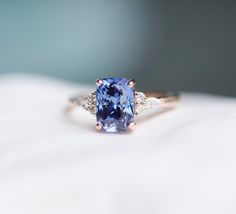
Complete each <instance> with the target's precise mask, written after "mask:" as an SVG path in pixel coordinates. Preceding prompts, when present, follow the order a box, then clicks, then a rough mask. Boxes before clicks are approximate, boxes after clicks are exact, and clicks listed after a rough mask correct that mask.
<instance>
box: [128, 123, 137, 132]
mask: <svg viewBox="0 0 236 214" xmlns="http://www.w3.org/2000/svg"><path fill="white" fill-rule="evenodd" d="M135 125H136V124H135V123H130V124H129V126H128V129H129V130H131V131H132V130H134V129H135Z"/></svg>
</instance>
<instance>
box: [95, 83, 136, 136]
mask: <svg viewBox="0 0 236 214" xmlns="http://www.w3.org/2000/svg"><path fill="white" fill-rule="evenodd" d="M96 117H97V123H99V124H101V125H102V130H104V131H105V132H122V131H127V130H128V126H129V124H130V123H133V122H134V88H131V87H129V85H128V80H127V79H125V78H104V79H102V84H101V85H100V86H98V87H97V90H96Z"/></svg>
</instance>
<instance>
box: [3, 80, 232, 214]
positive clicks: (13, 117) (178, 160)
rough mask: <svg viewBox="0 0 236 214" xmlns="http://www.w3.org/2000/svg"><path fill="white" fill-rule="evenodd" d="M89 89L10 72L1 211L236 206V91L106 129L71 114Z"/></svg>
mask: <svg viewBox="0 0 236 214" xmlns="http://www.w3.org/2000/svg"><path fill="white" fill-rule="evenodd" d="M83 90H87V88H86V87H84V86H81V85H75V84H74V85H73V84H70V83H66V82H60V81H57V80H50V79H44V78H39V77H28V76H21V77H19V76H9V77H7V76H6V77H1V78H0V213H1V214H8V213H11V214H13V213H14V214H15V213H17V214H21V213H22V214H38V213H43V214H49V213H50V214H52V213H56V214H61V213H63V214H64V213H66V214H74V213H75V214H78V213H81V214H93V213H96V214H100V213H101V214H113V213H114V214H133V213H134V214H141V213H145V214H152V213H158V214H170V213H171V214H172V213H175V214H176V213H177V214H178V213H179V214H185V213H186V214H190V213H191V214H195V213H196V214H197V213H207V214H209V213H214V214H217V213H224V214H225V213H227V214H228V213H232V214H235V213H236V203H235V202H236V153H235V152H236V133H235V129H236V99H233V98H226V97H217V96H211V95H203V94H187V93H183V95H182V99H181V102H180V104H179V107H178V108H177V109H176V110H174V111H171V112H168V113H165V114H162V115H159V116H158V117H155V118H152V119H149V120H145V119H140V121H138V122H137V127H136V130H135V131H134V132H133V133H131V134H102V133H97V132H96V131H94V130H95V129H94V125H95V119H94V117H93V116H91V115H90V114H89V113H87V112H83V111H76V112H75V113H74V114H73V115H72V117H71V119H69V118H66V117H65V116H64V114H63V109H64V106H65V105H66V103H67V99H68V97H69V96H70V95H73V94H75V93H76V92H79V91H83ZM92 90H93V89H92Z"/></svg>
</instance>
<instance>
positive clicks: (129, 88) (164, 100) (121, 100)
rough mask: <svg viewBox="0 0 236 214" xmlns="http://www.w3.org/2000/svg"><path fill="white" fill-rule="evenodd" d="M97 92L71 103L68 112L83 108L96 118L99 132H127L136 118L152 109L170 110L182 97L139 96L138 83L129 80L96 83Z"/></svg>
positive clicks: (170, 94) (152, 93) (76, 97)
mask: <svg viewBox="0 0 236 214" xmlns="http://www.w3.org/2000/svg"><path fill="white" fill-rule="evenodd" d="M96 85H97V88H96V91H95V92H93V93H90V94H89V95H87V96H86V95H85V96H84V95H78V96H75V97H72V98H71V99H70V107H69V109H72V108H74V107H75V106H80V107H82V108H83V109H84V110H86V111H89V112H90V113H92V114H94V115H96V119H97V120H96V121H97V123H96V129H97V130H101V131H104V132H126V131H129V130H133V129H134V127H135V118H136V117H137V116H140V115H141V114H142V113H143V112H145V111H146V110H150V109H160V108H161V109H170V108H173V107H175V106H176V103H177V101H178V100H179V95H178V94H177V93H173V92H151V93H150V92H148V93H143V92H138V91H136V90H135V81H134V80H133V79H131V80H128V79H126V78H103V79H98V80H96Z"/></svg>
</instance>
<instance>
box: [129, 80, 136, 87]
mask: <svg viewBox="0 0 236 214" xmlns="http://www.w3.org/2000/svg"><path fill="white" fill-rule="evenodd" d="M128 86H129V87H130V88H134V86H135V80H134V79H130V80H129V82H128Z"/></svg>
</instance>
